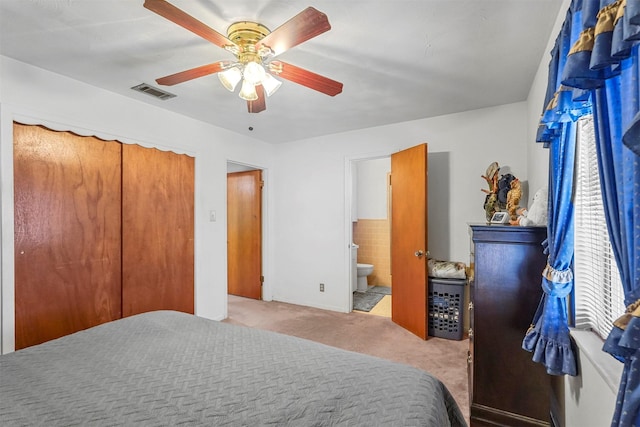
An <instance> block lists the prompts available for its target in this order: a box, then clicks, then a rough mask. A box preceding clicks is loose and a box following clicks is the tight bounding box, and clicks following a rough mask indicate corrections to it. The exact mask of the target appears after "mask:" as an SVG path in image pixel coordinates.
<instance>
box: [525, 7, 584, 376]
mask: <svg viewBox="0 0 640 427" xmlns="http://www.w3.org/2000/svg"><path fill="white" fill-rule="evenodd" d="M581 17H582V2H580V1H574V4H573V5H572V7H571V8H570V9H569V11H567V15H566V18H565V21H564V25H563V26H562V31H561V32H560V35H559V36H558V38H557V39H556V43H555V45H554V48H553V50H552V51H551V62H550V65H549V82H548V87H547V99H546V100H545V103H546V108H545V110H544V112H543V114H542V118H541V121H540V126H539V128H538V136H537V140H538V142H543V143H544V144H545V146H546V147H548V148H549V150H550V151H549V212H548V226H547V240H546V248H545V250H546V251H547V253H548V255H549V257H548V261H547V266H546V267H545V269H544V271H543V272H542V289H543V291H544V292H543V294H542V299H541V301H540V304H539V305H538V310H537V311H536V313H535V315H534V318H533V321H532V323H531V327H530V328H529V330H528V331H527V333H526V335H525V337H524V340H523V342H522V348H524V349H525V350H528V351H530V352H532V353H533V356H532V358H533V360H534V361H535V362H538V363H541V364H542V365H544V366H545V367H546V369H547V372H548V373H549V374H551V375H563V374H569V375H576V360H575V354H574V350H573V348H572V346H571V340H570V337H569V325H568V320H567V296H568V295H569V293H570V292H571V290H572V289H573V271H572V266H573V201H572V197H571V196H572V192H573V170H574V158H575V138H576V127H577V126H576V121H577V120H578V119H579V118H580V117H581V116H582V115H584V114H587V113H590V112H591V104H590V102H589V96H588V94H586V95H585V93H584V92H583V91H579V90H573V89H571V88H570V87H567V86H566V85H563V84H562V80H561V77H562V75H563V71H564V69H565V67H566V62H567V56H568V54H569V52H570V49H571V46H572V44H573V43H574V41H575V40H577V39H578V36H579V33H578V32H577V31H576V28H577V25H576V23H578V22H580V21H581Z"/></svg>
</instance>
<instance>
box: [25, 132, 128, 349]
mask: <svg viewBox="0 0 640 427" xmlns="http://www.w3.org/2000/svg"><path fill="white" fill-rule="evenodd" d="M120 147H121V144H120V143H118V142H107V141H102V140H99V139H97V138H94V137H82V136H78V135H74V134H72V133H69V132H56V131H52V130H49V129H46V128H43V127H41V126H26V125H21V124H17V123H15V124H14V202H15V224H14V225H15V236H14V238H15V316H16V343H15V345H16V349H20V348H24V347H28V346H31V345H35V344H39V343H42V342H45V341H48V340H51V339H54V338H58V337H61V336H63V335H67V334H70V333H73V332H76V331H79V330H82V329H86V328H89V327H91V326H95V325H98V324H100V323H104V322H107V321H111V320H115V319H118V318H120V317H121V311H120V307H121V302H120V296H121V294H120V290H121V284H120V279H121V270H120V268H121V265H120V260H121V253H120V225H121V224H120V206H121V199H120V187H121V184H120V182H121V181H120V179H121V170H120Z"/></svg>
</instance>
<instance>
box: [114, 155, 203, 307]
mask: <svg viewBox="0 0 640 427" xmlns="http://www.w3.org/2000/svg"><path fill="white" fill-rule="evenodd" d="M122 149H123V152H122V179H123V185H122V202H123V209H122V310H123V316H131V315H133V314H138V313H144V312H147V311H151V310H177V311H182V312H185V313H192V314H193V313H194V248H193V230H194V216H193V215H194V213H193V212H194V211H193V207H194V159H193V157H189V156H187V155H180V154H175V153H172V152H167V151H160V150H157V149H155V148H152V149H149V148H144V147H140V146H138V145H123V147H122Z"/></svg>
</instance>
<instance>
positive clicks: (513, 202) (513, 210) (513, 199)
mask: <svg viewBox="0 0 640 427" xmlns="http://www.w3.org/2000/svg"><path fill="white" fill-rule="evenodd" d="M520 198H522V189H521V188H520V180H519V179H518V178H514V179H513V181H511V189H510V190H509V192H508V193H507V206H506V209H507V212H509V216H510V217H511V220H515V219H516V218H518V214H517V210H518V207H519V206H518V205H519V203H520Z"/></svg>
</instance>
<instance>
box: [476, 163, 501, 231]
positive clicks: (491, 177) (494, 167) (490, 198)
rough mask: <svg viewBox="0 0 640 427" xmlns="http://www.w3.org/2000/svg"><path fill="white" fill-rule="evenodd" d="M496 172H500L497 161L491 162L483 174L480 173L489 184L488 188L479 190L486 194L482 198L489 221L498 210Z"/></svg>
mask: <svg viewBox="0 0 640 427" xmlns="http://www.w3.org/2000/svg"><path fill="white" fill-rule="evenodd" d="M498 172H500V166H499V165H498V162H493V163H491V164H490V165H489V166H488V167H487V171H486V172H485V175H480V176H481V177H482V178H484V180H485V181H487V184H488V185H489V190H485V189H482V190H480V191H482V192H483V193H486V194H487V196H486V197H485V198H484V212H485V215H486V217H487V222H489V221H491V217H493V214H494V213H495V212H496V210H498Z"/></svg>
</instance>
